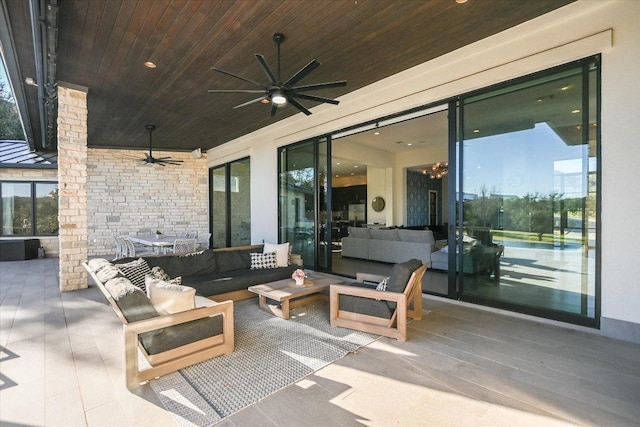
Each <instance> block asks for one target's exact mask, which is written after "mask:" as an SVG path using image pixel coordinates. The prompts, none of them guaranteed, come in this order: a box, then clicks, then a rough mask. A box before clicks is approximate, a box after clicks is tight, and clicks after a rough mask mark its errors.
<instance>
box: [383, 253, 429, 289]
mask: <svg viewBox="0 0 640 427" xmlns="http://www.w3.org/2000/svg"><path fill="white" fill-rule="evenodd" d="M421 266H422V261H420V260H419V259H411V260H409V261H406V262H403V263H400V264H396V265H394V266H393V268H392V269H391V276H390V277H389V281H388V282H387V291H390V292H404V289H405V288H406V287H407V283H408V282H409V278H410V277H411V273H413V272H414V271H415V270H417V269H418V268H420V267H421Z"/></svg>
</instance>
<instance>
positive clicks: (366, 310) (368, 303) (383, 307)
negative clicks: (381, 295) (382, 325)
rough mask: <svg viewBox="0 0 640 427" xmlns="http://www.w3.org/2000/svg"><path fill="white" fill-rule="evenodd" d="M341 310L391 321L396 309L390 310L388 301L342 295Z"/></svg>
mask: <svg viewBox="0 0 640 427" xmlns="http://www.w3.org/2000/svg"><path fill="white" fill-rule="evenodd" d="M352 286H355V285H352ZM340 310H344V311H350V312H352V313H359V314H366V315H367V316H374V317H382V318H385V319H391V316H392V315H393V311H394V310H395V308H394V309H393V310H392V309H391V308H389V305H388V304H387V302H386V301H380V300H374V299H371V298H364V297H357V296H354V295H340Z"/></svg>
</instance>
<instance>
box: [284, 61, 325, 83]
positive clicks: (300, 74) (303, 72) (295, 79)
mask: <svg viewBox="0 0 640 427" xmlns="http://www.w3.org/2000/svg"><path fill="white" fill-rule="evenodd" d="M319 66H320V63H319V62H318V61H316V60H315V59H314V60H313V61H311V62H309V63H308V64H307V65H305V66H304V67H303V68H302V69H301V70H300V71H298V72H297V73H295V74H294V75H293V76H291V78H290V79H289V80H287V81H286V82H284V86H287V87H289V86H292V85H294V84H296V83H298V82H299V81H300V80H302V79H303V78H304V77H305V76H306V75H307V74H309V73H310V72H312V71H313V70H315V69H316V68H318V67H319Z"/></svg>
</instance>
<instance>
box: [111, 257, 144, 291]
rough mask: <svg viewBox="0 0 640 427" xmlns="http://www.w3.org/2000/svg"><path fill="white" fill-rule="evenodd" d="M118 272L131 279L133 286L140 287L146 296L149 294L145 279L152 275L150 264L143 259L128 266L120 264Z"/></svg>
mask: <svg viewBox="0 0 640 427" xmlns="http://www.w3.org/2000/svg"><path fill="white" fill-rule="evenodd" d="M118 270H120V272H121V273H122V274H124V277H126V278H127V279H129V281H130V282H131V283H132V284H133V286H136V287H138V289H140V290H141V291H142V292H144V293H145V294H146V293H147V287H146V286H145V284H144V277H145V276H146V275H147V274H150V273H151V269H150V268H149V264H147V261H145V260H144V259H143V258H139V259H137V260H135V261H131V262H128V263H126V264H118Z"/></svg>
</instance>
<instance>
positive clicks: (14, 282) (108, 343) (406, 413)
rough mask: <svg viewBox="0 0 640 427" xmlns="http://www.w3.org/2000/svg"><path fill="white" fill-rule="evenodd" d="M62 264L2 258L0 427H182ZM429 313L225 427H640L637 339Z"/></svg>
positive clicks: (463, 308)
mask: <svg viewBox="0 0 640 427" xmlns="http://www.w3.org/2000/svg"><path fill="white" fill-rule="evenodd" d="M57 269H58V260H57V259H43V260H32V261H16V262H3V263H0V426H5V425H7V426H10V425H26V426H65V427H66V426H100V425H105V426H107V425H108V426H151V425H152V426H160V427H161V426H175V425H176V422H175V421H174V420H173V418H172V417H171V415H170V414H169V413H168V412H166V411H165V410H164V409H163V408H162V406H161V404H160V403H159V401H158V399H157V398H156V396H155V394H154V393H153V391H152V390H151V388H150V387H149V386H148V385H145V386H142V387H140V388H138V389H136V390H134V391H129V390H127V389H126V387H125V385H124V360H123V338H122V328H121V325H120V322H119V321H118V320H117V318H116V316H115V314H114V313H113V311H112V310H111V308H110V307H109V306H108V305H107V303H106V301H104V298H103V297H102V295H101V294H100V293H99V291H98V290H97V288H95V287H94V286H90V287H89V288H88V289H86V290H81V291H75V292H66V293H60V292H59V291H58V280H57V274H55V272H57ZM424 308H425V310H426V311H427V312H428V313H427V314H426V315H425V316H424V318H423V320H421V321H419V322H415V321H414V322H412V323H411V324H410V327H409V340H408V341H407V342H404V343H402V342H397V341H395V340H391V339H386V338H383V339H380V340H378V341H376V342H374V343H373V344H371V345H369V346H367V347H366V348H363V349H361V350H360V351H359V352H358V353H357V354H352V355H348V356H346V357H344V358H342V359H340V360H338V361H336V362H335V363H333V364H331V365H329V366H327V367H325V368H323V369H321V370H320V371H318V372H316V373H315V374H313V375H310V376H309V377H307V378H305V379H304V380H302V381H300V382H298V383H297V384H293V385H291V386H289V387H286V388H284V389H283V390H281V391H279V392H277V393H275V394H273V395H271V396H269V397H267V398H265V399H263V400H262V401H260V402H258V403H256V404H254V405H251V406H249V407H248V408H246V409H244V410H242V411H240V412H238V413H237V414H235V415H233V416H231V417H229V418H228V419H226V420H225V421H223V422H222V423H221V425H223V426H254V425H255V426H269V425H273V426H289V425H299V424H300V423H301V422H304V424H305V425H307V426H326V425H339V426H351V425H354V426H355V425H363V424H364V425H376V426H383V425H384V426H386V425H392V424H393V425H406V426H416V425H428V426H449V425H451V426H460V425H474V426H475V425H487V426H490V425H521V426H528V425H531V426H556V425H593V426H625V425H629V426H632V425H640V422H639V421H638V420H640V407H639V406H638V404H637V403H638V402H639V401H640V363H638V360H640V345H638V344H632V343H626V342H621V341H616V340H612V339H608V338H603V337H601V336H599V335H598V334H597V333H594V332H590V331H587V330H584V329H581V328H566V327H559V326H558V325H556V324H553V323H552V322H545V321H539V320H536V319H531V318H527V317H523V316H515V315H511V314H505V313H500V312H496V311H495V310H493V311H492V310H485V309H481V308H478V307H473V306H468V305H465V304H460V303H455V302H450V301H445V300H442V299H438V298H433V297H425V300H424ZM256 309H257V308H256Z"/></svg>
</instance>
